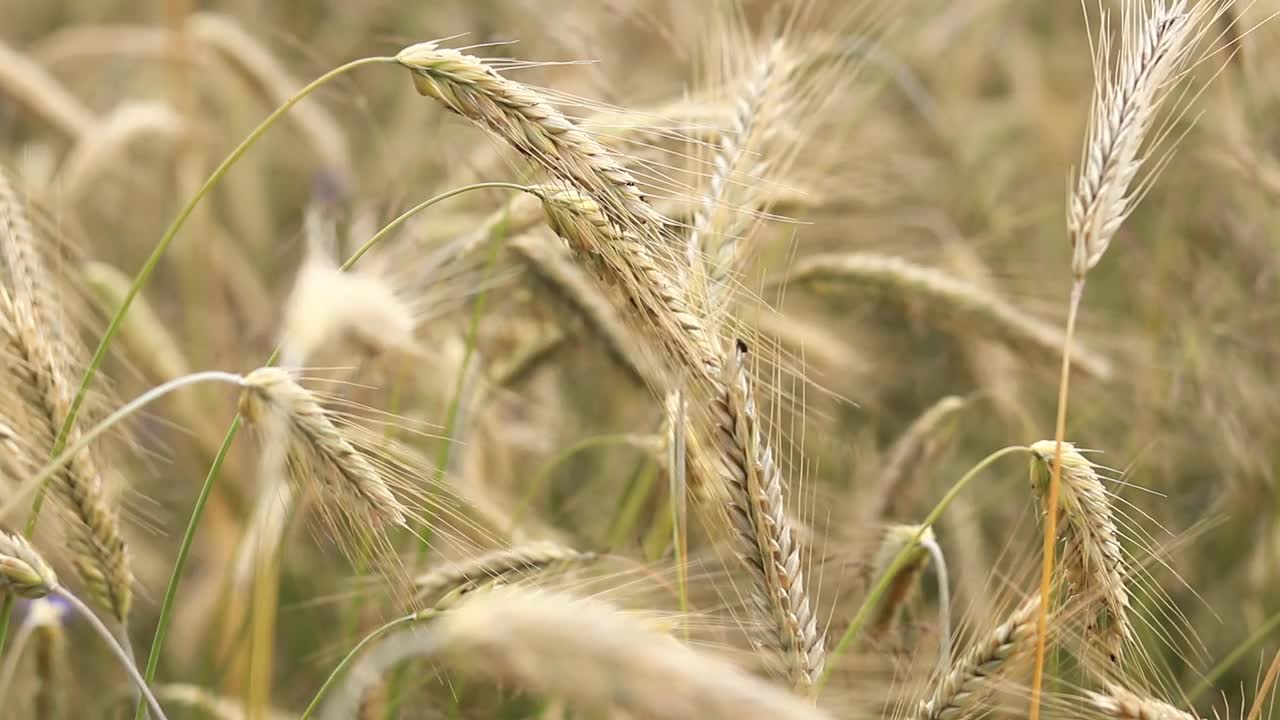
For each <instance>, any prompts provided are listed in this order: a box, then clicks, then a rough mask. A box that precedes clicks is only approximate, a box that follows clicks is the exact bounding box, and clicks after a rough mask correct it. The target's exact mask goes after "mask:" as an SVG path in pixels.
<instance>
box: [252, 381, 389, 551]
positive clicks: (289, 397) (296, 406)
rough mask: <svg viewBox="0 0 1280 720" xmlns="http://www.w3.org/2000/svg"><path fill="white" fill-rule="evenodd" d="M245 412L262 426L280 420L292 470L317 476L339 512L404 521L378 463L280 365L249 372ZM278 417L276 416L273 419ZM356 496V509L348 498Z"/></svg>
mask: <svg viewBox="0 0 1280 720" xmlns="http://www.w3.org/2000/svg"><path fill="white" fill-rule="evenodd" d="M243 387H244V391H243V393H242V394H241V400H240V407H241V412H242V413H243V414H244V416H245V417H246V418H247V419H248V420H249V421H250V422H253V423H255V424H258V425H259V426H263V425H264V424H265V423H268V422H274V421H277V420H278V421H279V422H282V423H283V427H284V432H285V437H283V438H276V439H278V440H280V441H282V442H284V443H285V446H286V452H287V454H288V463H289V466H290V469H291V470H292V471H293V473H294V474H295V475H296V476H299V477H304V478H305V477H315V479H317V480H318V481H319V482H320V485H321V490H322V491H324V492H326V493H327V494H328V495H329V497H330V498H331V499H332V500H333V501H334V503H335V506H336V507H337V509H338V511H339V512H340V513H351V514H354V515H356V516H357V517H360V518H367V519H369V520H372V521H374V522H375V523H376V524H377V525H379V526H385V525H403V524H404V523H405V518H406V513H407V511H406V510H405V508H404V506H403V505H401V504H400V501H399V500H397V499H396V497H395V495H393V494H392V493H391V490H390V488H388V487H387V483H386V481H384V480H383V478H382V475H381V474H380V473H379V472H378V469H377V467H376V466H375V465H374V463H373V462H372V461H371V460H370V459H369V458H368V457H366V456H365V455H364V453H362V452H360V451H359V450H357V449H356V448H355V446H354V445H352V444H351V441H350V440H348V439H347V437H346V436H345V435H344V434H343V433H342V431H341V430H339V429H338V427H337V426H336V425H335V424H334V422H333V419H332V418H331V417H330V416H329V414H328V413H327V412H326V411H325V410H324V408H322V407H321V406H320V403H319V402H317V401H316V398H315V396H314V395H312V394H311V392H309V391H308V390H306V389H305V388H303V387H302V386H301V385H299V384H298V383H297V382H296V381H295V380H294V379H293V376H292V375H291V374H290V373H289V372H288V371H287V370H283V369H281V368H274V367H266V368H258V369H257V370H254V371H253V372H251V373H249V374H248V375H246V376H245V378H244V381H243ZM273 419H274V420H273ZM350 500H354V501H355V502H356V504H357V508H358V509H355V510H353V509H351V508H349V507H347V506H346V504H345V503H346V502H348V501H350Z"/></svg>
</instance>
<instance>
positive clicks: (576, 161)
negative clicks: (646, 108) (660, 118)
mask: <svg viewBox="0 0 1280 720" xmlns="http://www.w3.org/2000/svg"><path fill="white" fill-rule="evenodd" d="M396 60H397V61H398V62H399V63H400V64H401V65H403V66H404V67H406V68H408V69H409V70H410V72H412V74H413V84H414V87H415V88H417V90H418V92H419V93H421V94H422V95H425V96H427V97H432V98H435V99H436V100H438V101H439V102H440V103H442V104H443V105H444V106H445V107H446V108H448V109H449V110H452V111H453V112H455V113H457V114H459V115H461V116H463V117H465V118H466V119H468V120H470V121H471V122H473V123H475V124H476V125H479V126H480V127H482V128H484V129H486V130H488V131H489V132H491V133H493V134H495V135H497V136H498V137H499V138H501V139H502V140H504V141H505V142H506V143H507V144H509V145H510V146H511V147H512V148H514V149H515V150H516V151H518V152H520V153H521V154H523V155H525V156H526V157H528V158H529V159H530V160H532V161H534V162H535V163H537V164H538V165H540V166H542V167H543V168H545V169H546V170H547V171H548V172H550V173H551V174H552V175H554V176H555V177H557V178H559V179H560V180H563V181H565V182H568V183H570V184H571V185H573V186H574V187H576V188H578V189H579V190H581V191H582V192H585V193H588V194H589V195H591V197H593V198H594V199H595V200H596V201H597V202H598V203H599V205H600V207H601V208H602V209H603V211H604V213H605V215H606V216H607V217H608V218H609V219H610V220H612V221H613V222H614V223H617V224H619V225H622V226H625V227H634V226H637V225H641V226H644V225H648V226H651V227H652V228H659V227H661V226H662V225H663V223H664V219H663V217H662V216H661V215H660V214H658V212H657V211H655V210H654V209H653V208H652V207H651V206H650V205H649V203H648V202H646V201H645V198H644V193H643V192H642V191H641V189H640V186H639V185H638V183H637V182H636V179H635V178H634V177H633V176H632V175H631V173H630V172H628V171H627V170H626V168H624V167H623V166H622V164H621V163H619V162H618V161H617V160H616V159H614V156H613V153H612V152H611V151H609V150H608V149H607V148H605V147H604V145H602V144H600V143H599V142H598V141H596V140H595V139H593V138H592V137H591V136H590V135H588V134H587V133H585V132H583V131H582V130H581V129H579V128H578V127H577V125H575V124H574V123H573V122H572V121H571V120H569V119H568V118H567V117H565V115H564V113H562V112H560V111H559V110H558V109H556V108H555V107H554V106H553V105H551V103H549V102H547V100H546V99H545V98H544V97H543V96H542V95H541V94H540V93H539V92H538V91H536V90H534V89H532V88H530V87H528V86H526V85H522V84H520V83H518V82H515V81H513V80H509V79H507V78H505V77H503V76H501V75H499V74H498V73H497V71H495V70H494V69H493V68H492V67H490V66H489V65H486V64H485V63H484V62H483V61H482V60H480V59H479V58H477V57H474V56H472V55H467V54H465V53H461V52H459V51H457V50H452V49H448V48H442V47H439V46H438V45H437V44H436V43H434V42H426V43H419V44H417V45H412V46H410V47H407V48H405V49H404V50H402V51H400V53H399V54H398V55H396Z"/></svg>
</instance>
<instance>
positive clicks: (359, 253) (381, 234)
mask: <svg viewBox="0 0 1280 720" xmlns="http://www.w3.org/2000/svg"><path fill="white" fill-rule="evenodd" d="M486 188H503V189H507V190H519V191H521V192H527V193H533V194H535V195H536V194H537V193H535V192H534V189H533V188H531V187H529V186H528V185H517V184H516V183H509V182H482V183H475V184H473V185H464V186H463V187H460V188H454V189H453V190H449V191H448V192H443V193H440V194H439V195H436V196H435V197H433V198H431V199H430V200H424V201H422V202H420V203H418V204H417V205H414V206H413V207H411V208H409V209H408V210H405V211H404V212H403V213H400V216H399V217H397V218H396V219H395V220H392V221H391V222H389V223H387V224H386V226H384V227H383V228H382V229H381V230H379V231H378V232H377V233H375V234H374V236H373V237H371V238H369V240H368V242H366V243H365V244H363V245H361V246H360V247H359V248H358V249H357V250H356V251H355V252H354V253H352V254H351V257H349V258H347V261H346V262H345V263H343V264H342V266H341V267H340V268H339V269H340V270H349V269H350V268H351V266H352V265H355V264H356V261H358V260H359V259H360V258H362V257H364V254H365V253H367V252H369V250H370V249H372V248H373V246H374V245H377V244H378V243H379V242H381V241H382V239H383V238H385V237H386V236H387V235H390V234H391V233H392V232H394V231H395V230H396V228H398V227H400V226H401V225H403V224H404V222H405V221H406V220H408V219H409V218H411V217H413V216H414V215H417V214H418V213H419V212H421V211H423V210H426V209H427V208H429V207H431V206H432V205H435V204H436V203H438V202H440V201H441V200H448V199H449V198H451V197H453V196H455V195H461V194H462V193H464V192H470V191H472V190H484V189H486Z"/></svg>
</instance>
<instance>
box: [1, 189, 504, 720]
mask: <svg viewBox="0 0 1280 720" xmlns="http://www.w3.org/2000/svg"><path fill="white" fill-rule="evenodd" d="M485 188H512V189H516V190H526V191H527V190H528V188H526V187H525V186H523V185H513V184H511V183H501V182H493V183H476V184H474V185H467V186H464V187H461V188H456V189H454V190H450V191H448V192H445V193H441V194H439V195H436V196H435V197H433V198H431V199H430V200H426V201H424V202H421V203H418V204H417V205H415V206H413V207H412V208H410V209H408V210H406V211H405V212H403V213H401V214H400V215H399V216H398V217H397V218H396V219H394V220H392V221H391V222H389V223H387V225H386V226H384V227H383V228H382V229H380V230H379V231H378V232H377V233H375V234H374V235H373V237H371V238H369V240H368V242H366V243H365V244H363V245H361V246H360V248H359V249H358V250H356V251H355V252H354V253H353V254H352V255H351V257H349V258H347V261H346V262H344V263H343V264H342V266H341V268H340V269H341V270H342V271H343V272H346V271H347V270H350V269H351V268H352V266H354V265H355V264H356V262H358V261H359V260H360V258H362V257H364V255H365V253H367V252H369V250H370V249H372V248H373V247H374V246H375V245H376V244H378V243H379V242H381V241H382V240H383V239H385V238H386V237H387V236H388V235H390V234H391V233H392V232H393V231H394V230H395V229H396V228H398V227H400V225H402V224H403V223H404V222H405V221H406V220H408V219H409V218H411V217H413V216H414V215H415V214H417V213H419V212H421V211H423V210H426V209H427V208H429V207H431V206H432V205H435V204H436V203H438V202H441V201H442V200H447V199H449V198H451V197H454V196H455V195H459V194H461V193H463V192H466V191H468V190H480V189H485ZM279 355H280V351H279V350H276V351H275V352H273V353H272V354H271V357H269V358H267V362H266V363H265V365H266V366H271V365H274V364H275V363H276V360H277V358H278V357H279ZM240 425H241V418H240V416H238V415H237V416H236V417H235V419H233V420H232V421H231V425H230V426H229V427H228V428H227V432H226V435H225V436H224V437H223V439H222V445H221V446H220V447H219V448H218V453H217V455H216V456H214V460H213V464H212V465H211V466H210V467H209V473H208V475H206V476H205V480H204V485H203V486H202V487H201V488H200V496H199V497H198V498H196V504H195V507H193V508H192V510H191V519H190V520H189V521H188V523H187V530H186V533H185V534H184V535H183V538H182V544H181V545H180V546H179V548H178V558H177V560H176V561H175V563H174V566H173V572H172V573H171V574H170V576H169V585H168V587H167V588H166V589H165V594H164V601H163V603H162V604H161V606H160V618H159V620H158V622H157V624H156V633H155V636H154V637H153V638H152V640H151V651H150V653H149V654H148V655H147V668H146V680H147V682H151V681H153V680H154V679H155V675H156V670H157V667H158V666H159V664H160V649H161V648H162V647H164V641H165V637H166V635H167V634H168V630H169V622H170V620H171V618H172V616H173V609H174V602H175V601H176V599H177V594H178V584H179V583H180V582H181V580H182V571H183V568H184V567H185V566H186V562H187V556H188V554H189V553H190V551H191V545H192V544H193V542H194V540H195V532H196V528H197V527H198V526H199V525H200V519H201V517H203V515H204V506H205V503H206V502H207V501H208V499H209V496H210V494H211V493H212V491H213V483H214V481H215V479H216V478H217V477H218V473H219V471H220V470H221V469H222V463H223V461H224V460H225V459H226V456H227V453H228V451H229V450H230V449H231V443H232V441H233V440H235V437H236V434H237V433H238V432H239V431H240ZM0 630H2V628H0ZM2 637H3V636H2V635H0V638H2ZM144 717H146V708H145V707H143V706H139V707H138V711H137V713H136V714H135V715H134V718H135V720H142V719H143V718H144Z"/></svg>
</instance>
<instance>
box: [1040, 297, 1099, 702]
mask: <svg viewBox="0 0 1280 720" xmlns="http://www.w3.org/2000/svg"><path fill="white" fill-rule="evenodd" d="M1084 281H1085V276H1084V275H1079V276H1077V277H1076V278H1075V280H1074V281H1073V282H1072V283H1071V300H1070V305H1069V306H1068V309H1067V334H1066V339H1065V340H1064V341H1063V349H1062V375H1061V377H1060V378H1059V380H1058V417H1057V420H1056V421H1055V423H1054V431H1053V471H1052V473H1051V474H1050V476H1049V497H1048V498H1047V499H1046V500H1045V519H1044V544H1043V546H1042V550H1041V551H1042V553H1043V559H1042V560H1041V563H1040V609H1039V611H1038V612H1037V613H1036V656H1035V666H1034V669H1033V670H1032V675H1031V713H1030V720H1039V718H1040V696H1041V690H1042V688H1043V685H1044V651H1045V645H1046V644H1047V642H1046V641H1047V639H1048V632H1049V591H1050V589H1051V587H1052V585H1053V549H1054V543H1055V541H1056V540H1057V537H1058V500H1059V495H1060V493H1061V489H1062V487H1061V484H1062V443H1063V440H1064V439H1065V438H1066V434H1067V392H1068V386H1069V383H1070V378H1071V341H1072V339H1073V338H1074V337H1075V331H1076V314H1077V312H1078V311H1079V308H1080V298H1081V297H1082V296H1083V295H1084Z"/></svg>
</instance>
